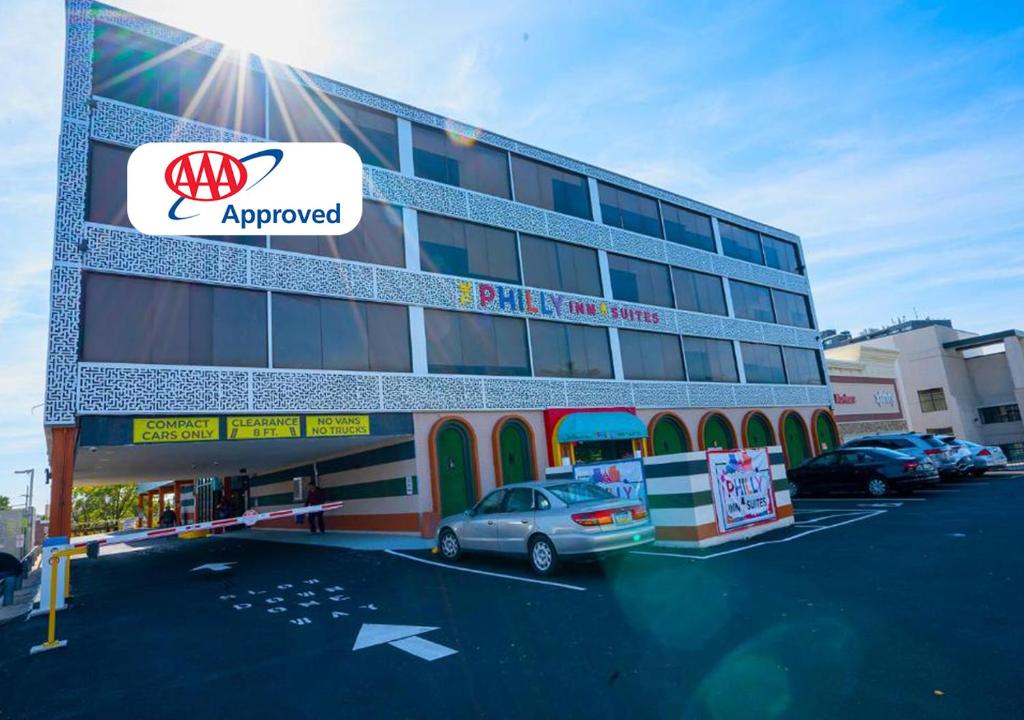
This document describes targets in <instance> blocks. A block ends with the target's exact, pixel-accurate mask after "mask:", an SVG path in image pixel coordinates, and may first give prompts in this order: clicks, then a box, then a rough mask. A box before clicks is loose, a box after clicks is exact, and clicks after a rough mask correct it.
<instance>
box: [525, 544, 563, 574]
mask: <svg viewBox="0 0 1024 720" xmlns="http://www.w3.org/2000/svg"><path fill="white" fill-rule="evenodd" d="M530 567H532V568H533V571H534V572H535V573H537V574H538V575H552V574H553V573H554V572H555V569H556V568H557V567H558V553H557V552H556V551H555V544H554V543H553V542H551V540H549V539H548V538H546V537H545V536H543V535H540V536H538V537H535V538H534V539H533V541H532V542H531V543H530Z"/></svg>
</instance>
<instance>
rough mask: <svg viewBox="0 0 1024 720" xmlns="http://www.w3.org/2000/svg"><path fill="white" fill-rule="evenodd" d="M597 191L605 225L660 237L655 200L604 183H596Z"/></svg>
mask: <svg viewBox="0 0 1024 720" xmlns="http://www.w3.org/2000/svg"><path fill="white" fill-rule="evenodd" d="M597 193H598V197H599V198H600V200H601V220H602V221H603V222H604V224H605V225H612V226H614V227H620V228H622V229H624V230H632V231H633V232H638V233H643V234H644V235H653V236H654V237H661V218H660V216H659V215H658V201H657V200H655V199H653V198H649V197H645V196H643V195H637V194H636V193H633V192H629V191H628V190H623V189H622V188H617V187H614V186H612V185H605V184H604V183H598V184H597Z"/></svg>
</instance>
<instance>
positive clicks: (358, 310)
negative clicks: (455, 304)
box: [273, 293, 412, 372]
mask: <svg viewBox="0 0 1024 720" xmlns="http://www.w3.org/2000/svg"><path fill="white" fill-rule="evenodd" d="M273 308H274V312H273V320H274V367H281V368H309V369H313V370H374V371H379V372H410V371H411V370H412V360H411V353H410V350H409V312H408V310H406V309H405V308H404V307H402V306H399V305H383V304H380V303H366V302H357V301H354V300H336V299H334V298H320V297H308V296H305V295H286V294H283V293H274V295H273Z"/></svg>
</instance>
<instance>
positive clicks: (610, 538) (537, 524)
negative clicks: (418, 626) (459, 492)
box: [437, 481, 654, 575]
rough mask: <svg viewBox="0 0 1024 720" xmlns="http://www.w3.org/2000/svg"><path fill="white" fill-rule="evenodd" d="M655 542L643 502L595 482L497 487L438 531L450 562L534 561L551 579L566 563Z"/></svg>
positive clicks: (443, 554) (439, 544)
mask: <svg viewBox="0 0 1024 720" xmlns="http://www.w3.org/2000/svg"><path fill="white" fill-rule="evenodd" d="M652 542H654V526H653V525H652V524H651V520H650V517H649V515H648V512H647V507H646V506H645V505H644V504H643V502H642V501H637V500H620V499H618V498H617V497H615V496H614V495H612V494H611V493H610V492H608V491H607V490H604V489H603V488H601V487H599V486H598V485H595V484H594V483H591V482H577V481H547V482H529V483H518V484H516V485H512V486H509V487H503V488H498V489H497V490H494V491H492V492H491V493H489V494H488V495H486V496H485V497H484V498H483V499H482V500H481V501H480V502H478V503H477V504H476V506H475V507H473V508H471V509H469V510H466V511H465V512H464V513H461V514H459V515H450V516H448V517H446V518H444V519H442V520H441V523H440V524H439V525H438V526H437V548H438V552H440V554H441V557H443V558H444V559H445V560H449V561H455V560H458V559H459V557H460V556H461V555H462V554H463V552H483V553H497V554H501V555H512V556H518V557H526V558H529V561H530V565H531V567H532V568H533V570H534V572H536V573H537V574H539V575H550V574H552V573H553V572H555V570H556V568H557V567H558V563H559V560H560V559H562V558H566V559H569V558H577V559H582V558H593V557H597V556H600V555H602V554H605V553H615V552H621V551H624V550H628V549H630V548H635V547H640V546H641V545H646V544H648V543H652Z"/></svg>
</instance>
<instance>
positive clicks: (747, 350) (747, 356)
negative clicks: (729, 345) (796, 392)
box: [740, 343, 786, 383]
mask: <svg viewBox="0 0 1024 720" xmlns="http://www.w3.org/2000/svg"><path fill="white" fill-rule="evenodd" d="M740 353H742V355H743V371H744V372H745V373H746V375H747V382H749V383H784V382H786V371H785V369H783V366H782V348H780V347H779V346H778V345H762V344H760V343H740Z"/></svg>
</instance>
